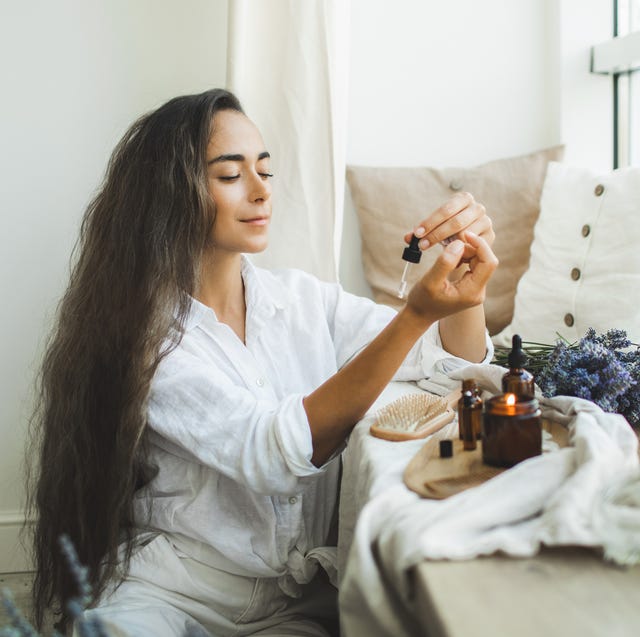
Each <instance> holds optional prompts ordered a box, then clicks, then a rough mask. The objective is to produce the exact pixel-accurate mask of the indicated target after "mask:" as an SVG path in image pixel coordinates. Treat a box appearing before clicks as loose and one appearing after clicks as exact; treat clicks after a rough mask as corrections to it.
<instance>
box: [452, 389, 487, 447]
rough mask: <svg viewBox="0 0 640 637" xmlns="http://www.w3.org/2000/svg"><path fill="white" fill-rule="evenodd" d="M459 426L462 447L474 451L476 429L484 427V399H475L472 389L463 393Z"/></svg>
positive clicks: (459, 412)
mask: <svg viewBox="0 0 640 637" xmlns="http://www.w3.org/2000/svg"><path fill="white" fill-rule="evenodd" d="M458 427H459V429H460V436H461V438H462V442H463V445H462V448H463V449H464V450H465V451H473V450H474V449H475V448H476V446H477V442H476V439H477V436H476V431H477V430H478V429H481V428H482V401H480V402H478V401H477V400H474V397H473V394H472V393H471V392H470V391H466V392H464V394H462V407H461V408H460V409H459V410H458Z"/></svg>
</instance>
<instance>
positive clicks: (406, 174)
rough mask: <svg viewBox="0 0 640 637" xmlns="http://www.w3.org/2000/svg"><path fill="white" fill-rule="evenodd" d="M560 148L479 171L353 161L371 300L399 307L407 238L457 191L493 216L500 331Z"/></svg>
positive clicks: (491, 323)
mask: <svg viewBox="0 0 640 637" xmlns="http://www.w3.org/2000/svg"><path fill="white" fill-rule="evenodd" d="M562 153H563V147H562V146H557V147H554V148H549V149H546V150H541V151H538V152H535V153H531V154H529V155H523V156H521V157H513V158H509V159H499V160H496V161H492V162H489V163H486V164H482V165H481V166H476V167H474V168H445V169H442V170H438V169H435V168H374V167H364V166H349V167H348V168H347V180H348V183H349V187H350V189H351V195H352V197H353V202H354V205H355V208H356V211H357V213H358V219H359V222H360V232H361V235H362V262H363V267H364V273H365V277H366V279H367V282H368V283H369V285H370V286H371V289H372V291H373V295H374V299H375V300H376V301H378V302H379V303H386V304H388V305H391V306H393V307H395V308H399V307H401V305H402V303H403V302H402V301H401V300H400V299H398V298H397V290H398V284H399V282H400V277H401V276H402V270H403V268H404V265H405V261H403V260H402V251H403V249H404V247H405V243H404V239H403V237H404V235H405V233H407V232H409V231H410V230H412V229H413V228H414V227H415V226H416V225H417V224H418V222H420V221H422V220H423V219H425V218H426V217H427V216H428V215H429V213H431V212H432V211H433V210H435V209H436V208H437V207H438V206H440V205H441V204H442V203H443V202H444V201H446V200H447V199H448V198H449V197H451V196H452V195H453V194H454V193H455V192H456V191H458V190H466V191H468V192H470V193H472V194H473V196H474V197H475V198H476V199H477V200H478V201H481V202H482V203H483V204H484V205H485V206H486V208H487V212H488V214H489V216H490V217H491V219H492V220H493V225H494V229H495V232H496V241H495V244H494V250H495V252H496V255H497V256H498V258H499V259H500V266H499V267H498V270H497V271H496V272H495V274H494V275H493V277H492V279H491V282H490V283H489V286H488V289H487V300H486V302H485V311H486V314H487V327H488V328H489V332H490V333H491V334H495V333H496V332H498V331H500V330H501V329H502V328H503V327H505V326H506V325H507V324H508V323H509V321H510V320H511V316H512V313H513V299H514V296H515V291H516V285H517V283H518V280H519V279H520V277H521V275H522V274H523V272H524V271H525V270H526V268H527V264H528V262H529V246H530V244H531V241H532V239H533V225H534V224H535V222H536V220H537V218H538V214H539V212H540V208H539V201H540V193H541V191H542V184H543V182H544V175H545V171H546V167H547V163H548V162H549V161H552V160H559V159H561V158H562ZM440 250H441V248H440V247H439V246H436V247H434V248H431V249H429V250H427V251H426V252H424V253H423V255H422V260H421V261H420V264H419V265H417V266H415V265H414V266H412V267H411V268H410V273H409V284H410V285H412V284H413V283H415V282H416V281H417V280H418V278H419V277H420V276H421V275H422V274H423V273H424V272H425V271H426V270H427V269H428V268H429V267H430V265H431V264H432V263H433V261H434V260H435V258H436V257H437V255H438V254H439V253H440Z"/></svg>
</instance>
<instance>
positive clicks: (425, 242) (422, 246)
mask: <svg viewBox="0 0 640 637" xmlns="http://www.w3.org/2000/svg"><path fill="white" fill-rule="evenodd" d="M430 245H431V244H430V243H429V239H420V241H418V246H419V247H420V249H421V250H426V249H427V248H428V247H429V246H430Z"/></svg>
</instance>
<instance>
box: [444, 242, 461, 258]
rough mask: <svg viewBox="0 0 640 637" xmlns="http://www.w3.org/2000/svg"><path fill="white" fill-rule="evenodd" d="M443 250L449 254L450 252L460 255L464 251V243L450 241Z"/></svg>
mask: <svg viewBox="0 0 640 637" xmlns="http://www.w3.org/2000/svg"><path fill="white" fill-rule="evenodd" d="M445 249H446V250H448V251H449V252H452V253H453V254H460V253H461V252H463V251H464V243H462V241H460V240H459V239H456V240H455V241H452V242H451V243H450V244H449V245H448V246H447V247H446V248H445Z"/></svg>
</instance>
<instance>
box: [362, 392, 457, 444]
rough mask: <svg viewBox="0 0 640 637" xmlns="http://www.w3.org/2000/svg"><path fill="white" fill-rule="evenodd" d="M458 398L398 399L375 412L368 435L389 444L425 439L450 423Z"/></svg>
mask: <svg viewBox="0 0 640 637" xmlns="http://www.w3.org/2000/svg"><path fill="white" fill-rule="evenodd" d="M459 397H460V392H459V391H455V392H451V393H450V394H448V395H447V396H435V395H433V394H427V393H424V394H409V395H407V396H402V397H401V398H398V399H397V400H394V401H393V402H392V403H389V404H388V405H386V406H385V407H382V408H381V409H380V410H378V411H377V412H376V414H375V418H376V419H375V421H374V423H373V424H372V425H371V428H370V430H369V431H370V432H371V435H372V436H376V437H377V438H383V439H384V440H391V441H393V442H401V441H403V440H416V439H419V438H426V437H427V436H430V435H431V434H433V433H435V432H436V431H438V430H440V429H442V427H444V426H445V425H447V424H448V423H450V422H451V421H452V420H453V418H454V417H455V411H454V410H453V409H452V405H453V404H455V403H456V402H457V401H458V398H459Z"/></svg>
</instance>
